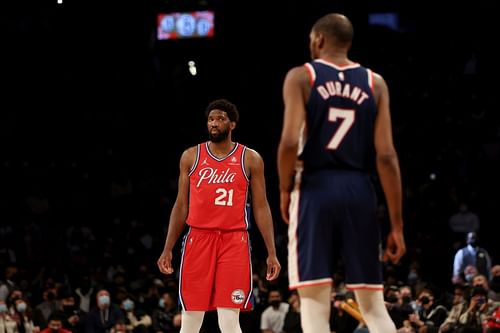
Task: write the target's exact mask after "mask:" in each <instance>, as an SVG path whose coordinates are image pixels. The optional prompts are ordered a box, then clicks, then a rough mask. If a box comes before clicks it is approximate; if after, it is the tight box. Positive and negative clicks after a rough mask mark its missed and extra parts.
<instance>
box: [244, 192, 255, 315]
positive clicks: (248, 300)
mask: <svg viewBox="0 0 500 333" xmlns="http://www.w3.org/2000/svg"><path fill="white" fill-rule="evenodd" d="M247 192H248V191H247ZM247 240H248V258H249V261H248V262H249V266H250V289H249V290H250V291H249V292H248V295H247V300H246V301H245V309H246V308H247V306H248V302H250V300H251V299H252V294H253V270H252V245H251V244H250V234H249V233H248V231H247Z"/></svg>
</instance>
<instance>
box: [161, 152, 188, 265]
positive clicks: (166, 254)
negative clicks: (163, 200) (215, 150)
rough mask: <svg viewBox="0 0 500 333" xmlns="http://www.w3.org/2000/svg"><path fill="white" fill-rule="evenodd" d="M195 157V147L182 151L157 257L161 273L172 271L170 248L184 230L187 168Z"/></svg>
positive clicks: (186, 212)
mask: <svg viewBox="0 0 500 333" xmlns="http://www.w3.org/2000/svg"><path fill="white" fill-rule="evenodd" d="M195 159H196V147H191V148H189V149H187V150H185V151H184V153H182V156H181V159H180V163H179V168H180V173H179V185H178V186H179V188H178V191H177V198H176V200H175V203H174V206H173V208H172V212H171V213H170V221H169V224H168V232H167V238H166V240H165V246H164V248H163V252H162V254H161V256H160V259H158V268H159V269H160V271H161V272H162V273H165V274H170V273H172V272H173V271H174V269H173V267H172V249H173V248H174V245H175V242H177V239H178V238H179V235H180V234H181V232H182V231H183V230H184V227H185V225H186V218H187V214H188V209H189V170H190V169H191V167H192V166H193V164H194V162H195Z"/></svg>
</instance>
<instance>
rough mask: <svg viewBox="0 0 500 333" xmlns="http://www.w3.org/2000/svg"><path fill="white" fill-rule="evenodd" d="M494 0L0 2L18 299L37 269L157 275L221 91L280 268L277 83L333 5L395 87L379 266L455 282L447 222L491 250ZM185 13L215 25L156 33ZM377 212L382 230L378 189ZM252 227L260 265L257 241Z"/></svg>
mask: <svg viewBox="0 0 500 333" xmlns="http://www.w3.org/2000/svg"><path fill="white" fill-rule="evenodd" d="M494 8H495V5H494V3H493V1H482V0H481V1H476V2H475V3H474V6H471V5H470V4H464V5H460V4H457V3H455V4H453V6H448V7H447V8H436V4H435V3H432V2H430V1H409V2H405V4H404V5H403V4H401V3H400V2H398V1H370V2H369V3H368V2H362V1H345V0H338V1H316V0H311V1H296V0H293V1H271V2H270V1H259V0H258V1H252V2H238V1H229V0H213V1H211V0H200V1H193V0H188V1H174V0H144V1H131V0H126V1H114V0H112V1H84V0H62V1H61V0H59V2H58V0H51V1H43V2H40V1H33V2H29V1H20V2H16V3H2V5H1V11H0V40H1V45H2V51H1V55H0V81H1V82H2V85H1V86H2V88H1V90H0V91H1V92H0V96H1V98H0V103H1V112H0V266H1V268H2V269H3V268H5V267H8V266H9V265H15V266H17V267H18V269H19V272H20V274H21V276H22V278H23V279H24V281H25V286H24V288H25V289H26V291H30V292H31V294H32V297H33V301H32V303H36V302H38V301H41V300H42V292H41V291H42V290H44V288H45V284H44V283H45V282H44V281H47V279H49V281H53V282H54V281H55V282H60V283H61V281H63V283H64V284H65V285H71V283H73V285H76V281H78V280H79V278H80V277H82V276H89V277H90V278H91V280H92V281H93V283H94V284H95V285H99V284H101V285H105V284H106V283H112V276H113V275H114V274H115V273H116V272H122V273H124V274H126V275H127V278H128V281H132V280H134V279H135V278H137V277H138V276H140V274H143V273H144V272H146V271H147V272H148V274H149V275H148V276H149V278H155V279H160V280H162V281H163V279H164V277H162V276H161V275H160V274H159V272H158V270H157V268H156V260H157V258H158V257H159V255H160V253H161V250H162V247H163V242H164V237H165V232H166V228H167V225H168V217H169V214H170V209H171V207H172V204H173V201H174V200H175V195H176V186H177V176H178V161H179V158H180V154H181V153H182V151H183V150H184V149H186V148H187V147H189V146H192V145H194V144H196V143H198V142H200V141H203V140H206V138H207V134H206V129H205V128H206V123H205V117H204V108H205V106H206V105H207V104H208V102H210V101H211V100H212V99H215V98H222V97H223V98H228V99H229V100H231V101H232V102H234V103H235V104H236V105H237V106H238V107H239V111H240V119H241V121H240V124H239V125H238V128H237V129H236V131H235V133H234V139H235V140H236V141H239V142H241V143H244V144H246V145H248V146H250V147H252V148H254V149H256V150H257V151H258V152H260V153H261V155H262V156H263V158H264V161H265V164H266V177H267V186H268V187H267V190H268V199H269V202H270V204H271V208H272V211H273V215H274V218H275V225H276V240H277V245H278V247H279V255H280V259H281V262H282V263H283V264H284V266H286V225H284V223H283V222H282V221H281V219H280V216H279V205H278V200H279V193H278V188H277V174H276V151H277V145H278V140H279V136H280V130H281V120H282V118H281V117H282V111H283V103H282V96H281V86H282V83H283V79H284V76H285V74H286V72H287V70H288V69H289V68H291V67H292V66H296V65H300V64H302V63H304V62H306V61H308V60H309V50H308V34H309V30H310V27H311V25H312V24H313V22H314V21H315V20H316V19H317V18H319V17H320V16H322V15H324V14H326V13H327V12H332V11H336V12H342V13H344V14H346V15H347V16H348V17H350V18H351V20H352V22H353V25H354V31H355V37H354V43H353V48H352V52H351V54H350V55H351V59H352V60H354V61H357V62H360V63H361V64H363V65H365V66H367V67H370V68H371V69H373V70H374V71H376V72H378V73H380V74H382V75H383V76H384V78H385V79H386V81H387V84H388V86H389V89H390V93H391V110H392V116H393V126H394V138H395V143H396V146H397V150H398V153H399V157H400V163H401V169H402V174H403V185H404V209H405V212H404V213H405V232H406V237H407V245H408V253H407V255H406V256H405V258H404V260H403V262H402V263H401V264H400V265H396V266H394V267H392V266H391V267H385V268H386V271H385V272H386V273H385V274H386V276H388V277H390V278H391V279H394V281H399V282H398V283H399V284H407V283H408V275H409V273H410V272H412V271H413V272H417V273H418V278H419V279H420V280H423V281H426V282H427V283H429V285H432V287H433V288H435V290H438V291H443V292H444V291H447V290H448V291H449V290H451V286H452V284H451V274H452V267H453V257H454V255H455V253H456V251H457V250H458V249H459V248H460V247H462V246H464V244H465V231H464V230H458V229H457V228H456V227H455V226H456V225H457V223H453V222H452V223H450V221H455V222H456V221H457V219H458V220H460V221H466V222H464V223H466V224H467V223H469V224H470V225H473V226H474V227H473V229H474V231H477V233H478V235H479V244H480V245H481V247H483V248H485V249H486V250H487V251H488V252H489V255H490V256H491V258H492V262H493V264H499V263H500V247H499V246H498V239H499V238H498V234H497V230H498V228H497V223H498V222H499V221H500V209H499V203H500V191H499V188H500V177H499V176H498V170H500V122H499V112H498V111H499V110H498V103H497V86H498V84H497V82H496V80H494V78H496V77H498V76H497V75H496V72H497V70H496V68H495V67H496V53H495V52H494V51H493V49H494V48H495V45H494V44H495V42H494V41H496V40H497V39H498V36H497V32H498V27H497V26H496V15H497V14H496V11H495V10H494ZM196 10H211V11H213V13H214V28H213V29H214V30H213V36H212V37H209V38H200V37H198V38H180V39H168V40H159V39H158V34H157V33H158V26H159V24H161V22H160V20H159V18H158V15H160V14H165V13H171V12H179V11H188V12H192V11H196ZM381 198H382V197H381ZM379 216H380V221H381V223H383V224H384V225H385V226H387V225H388V221H387V215H386V210H385V206H384V203H383V201H382V200H381V203H380V215H379ZM458 224H460V223H458ZM251 232H252V237H254V256H255V265H256V271H257V272H258V271H259V268H261V266H262V260H263V259H265V251H264V247H263V244H262V241H261V239H260V236H259V233H258V232H256V231H255V230H254V229H253V230H252V231H251ZM284 268H285V271H284V277H283V281H281V282H280V283H285V280H286V267H284ZM141 272H142V273H141ZM144 274H145V273H144ZM412 277H414V276H413V275H412ZM51 279H52V280H51ZM36 283H39V284H38V285H37V284H36ZM163 283H164V285H166V284H167V283H166V282H163ZM282 286H283V285H282ZM69 289H71V287H70V288H69ZM285 289H286V288H285ZM34 305H35V304H33V306H34Z"/></svg>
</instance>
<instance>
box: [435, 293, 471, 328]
mask: <svg viewBox="0 0 500 333" xmlns="http://www.w3.org/2000/svg"><path fill="white" fill-rule="evenodd" d="M468 292H469V286H468V285H465V284H457V285H455V286H454V289H453V300H452V307H451V310H450V312H449V313H448V317H447V318H446V319H445V321H444V322H443V323H442V324H441V326H440V327H439V333H445V332H455V331H456V330H457V329H458V327H459V319H460V316H461V315H462V314H463V313H464V312H465V311H466V310H467V307H468V302H467V293H468Z"/></svg>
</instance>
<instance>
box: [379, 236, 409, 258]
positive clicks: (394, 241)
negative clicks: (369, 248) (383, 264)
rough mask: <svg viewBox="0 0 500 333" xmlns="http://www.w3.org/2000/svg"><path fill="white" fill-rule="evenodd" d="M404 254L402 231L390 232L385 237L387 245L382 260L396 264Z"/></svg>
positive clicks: (404, 246)
mask: <svg viewBox="0 0 500 333" xmlns="http://www.w3.org/2000/svg"><path fill="white" fill-rule="evenodd" d="M405 252H406V245H405V239H404V237H403V230H391V232H390V233H389V235H387V245H386V248H385V252H384V257H383V260H384V261H390V262H392V263H393V264H397V263H399V260H400V259H401V257H402V256H403V255H404V254H405Z"/></svg>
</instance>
